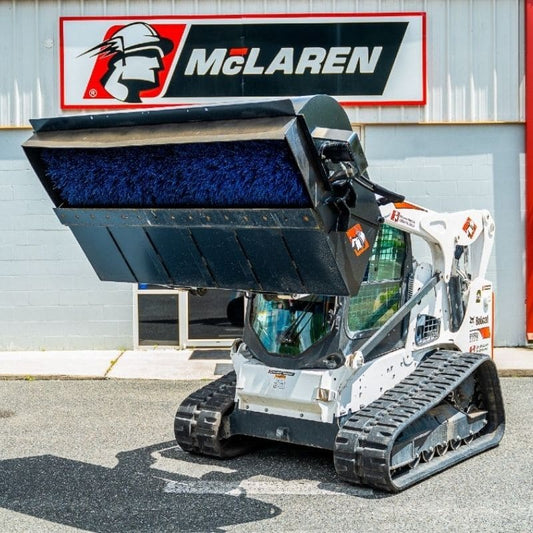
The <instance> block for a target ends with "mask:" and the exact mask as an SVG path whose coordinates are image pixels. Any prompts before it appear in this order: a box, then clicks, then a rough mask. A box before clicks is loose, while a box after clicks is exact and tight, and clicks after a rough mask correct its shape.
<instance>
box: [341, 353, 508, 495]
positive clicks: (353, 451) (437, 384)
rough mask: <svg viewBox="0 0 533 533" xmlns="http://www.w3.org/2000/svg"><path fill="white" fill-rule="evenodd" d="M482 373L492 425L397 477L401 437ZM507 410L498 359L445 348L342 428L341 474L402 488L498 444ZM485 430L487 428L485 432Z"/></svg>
mask: <svg viewBox="0 0 533 533" xmlns="http://www.w3.org/2000/svg"><path fill="white" fill-rule="evenodd" d="M477 369H480V372H479V374H478V375H479V376H480V379H481V383H480V384H481V387H482V389H483V390H484V396H485V398H486V400H487V403H488V404H489V405H487V409H488V411H489V414H488V418H489V423H488V425H487V428H485V429H484V430H483V431H482V435H481V436H480V437H478V438H476V439H474V440H473V441H472V442H471V443H470V444H468V445H463V446H461V447H459V449H458V450H456V451H448V453H447V454H446V455H443V456H442V457H436V458H434V459H433V460H432V461H430V462H428V463H420V464H419V465H418V466H417V467H415V468H413V469H411V470H407V471H406V472H404V473H403V474H398V475H397V476H396V477H394V478H393V477H392V475H391V470H390V459H391V452H392V448H393V445H394V442H395V440H396V439H397V437H398V436H399V435H400V434H401V432H402V431H403V430H404V429H405V428H406V427H407V426H408V425H409V424H410V423H412V422H413V421H414V420H416V419H417V418H418V417H420V416H422V415H423V414H424V413H426V412H427V411H428V410H429V409H431V408H432V407H434V406H436V405H438V404H439V403H440V402H441V401H442V400H444V399H445V398H446V396H447V395H448V394H449V393H450V392H451V391H452V390H454V389H455V388H456V387H457V386H458V385H459V384H460V383H461V382H462V381H463V380H465V379H466V378H467V377H468V376H469V375H470V374H472V373H473V372H475V371H476V370H477ZM504 418H505V415H504V412H503V403H502V399H501V392H500V386H499V381H498V377H497V373H496V369H495V366H494V364H493V362H492V361H491V360H490V359H489V357H488V356H487V355H483V354H469V353H468V354H461V353H459V352H452V351H439V352H436V353H434V354H432V355H431V356H430V357H429V358H428V359H426V360H425V361H423V362H422V363H421V364H420V365H419V366H418V368H417V369H416V370H415V371H414V372H413V373H412V374H410V375H409V376H408V377H407V378H405V379H404V380H403V381H401V382H400V383H399V384H398V385H396V386H395V387H393V388H392V389H390V390H388V391H387V392H386V393H385V394H383V396H381V397H380V398H379V399H377V400H376V401H374V402H372V403H371V404H370V405H368V406H367V407H365V408H363V409H362V410H360V411H358V412H357V413H354V414H353V415H352V416H351V417H350V418H349V419H348V421H347V422H346V424H345V425H344V426H343V427H342V428H341V429H340V430H339V432H338V434H337V438H336V441H335V451H334V462H335V469H336V471H337V474H338V475H339V476H340V477H341V478H342V479H344V480H345V481H348V482H350V483H356V484H360V485H369V486H371V487H374V488H377V489H380V490H384V491H387V492H398V491H400V490H403V489H405V488H407V487H409V486H411V485H413V484H415V483H418V482H419V481H421V480H423V479H426V478H427V477H429V476H431V475H433V474H435V473H437V472H440V471H442V470H444V469H445V468H448V467H450V466H452V465H454V464H456V463H458V462H460V461H463V460H464V459H466V458H468V457H471V456H473V455H475V454H477V453H480V452H482V451H484V450H486V449H488V448H492V447H494V446H496V445H497V444H498V443H499V441H500V440H501V437H502V435H503V429H504ZM484 431H487V433H486V434H484Z"/></svg>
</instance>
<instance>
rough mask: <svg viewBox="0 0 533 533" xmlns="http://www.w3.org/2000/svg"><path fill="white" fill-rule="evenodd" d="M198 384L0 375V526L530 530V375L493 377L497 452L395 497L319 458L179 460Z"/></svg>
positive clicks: (295, 450)
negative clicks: (187, 401)
mask: <svg viewBox="0 0 533 533" xmlns="http://www.w3.org/2000/svg"><path fill="white" fill-rule="evenodd" d="M201 385H202V382H199V381H196V382H195V381H188V382H179V381H147V380H144V381H136V380H78V381H69V380H63V381H53V380H47V381H39V380H33V381H31V380H26V381H0V442H1V447H0V530H1V531H5V532H28V531H39V532H44V531H54V532H55V531H95V532H114V531H116V532H122V531H140V532H144V531H146V532H152V531H243V532H244V531H247V532H248V531H278V532H279V531H302V532H303V531H324V530H328V531H365V532H372V531H380V532H382V531H398V532H399V531H401V532H404V533H405V532H424V533H426V532H427V531H432V532H435V531H457V532H465V531H469V532H476V531H484V532H493V531H506V532H509V531H513V532H514V531H516V532H526V531H532V530H533V513H532V506H531V502H532V501H533V490H532V487H533V485H532V479H533V461H532V456H533V452H532V451H531V439H532V430H531V413H532V412H533V394H532V392H533V378H502V387H503V393H504V398H505V403H506V411H507V413H506V414H507V428H506V434H505V436H504V438H503V441H502V443H501V444H500V446H499V447H498V448H496V449H494V450H491V451H488V452H486V453H484V454H482V455H479V456H476V457H474V458H473V459H470V460H468V461H466V462H464V463H461V464H460V465H458V466H456V467H454V468H452V469H450V470H448V471H445V472H443V473H441V474H439V475H437V476H435V477H433V478H431V479H429V480H427V481H425V482H423V483H420V484H419V485H416V486H415V487H412V488H411V489H408V490H407V491H405V492H403V493H400V494H396V495H389V494H384V493H380V492H377V491H374V490H371V489H368V488H364V487H357V486H351V485H347V484H345V483H343V482H341V481H339V480H338V478H337V476H336V474H335V470H334V468H333V462H332V454H331V453H330V452H327V451H321V450H313V449H308V448H303V447H296V446H289V445H281V444H277V443H265V445H264V446H262V447H260V448H259V449H257V450H256V451H254V452H253V453H250V454H248V455H245V456H242V457H239V458H236V459H232V460H226V461H219V460H214V459H209V458H204V457H198V456H192V455H189V454H187V453H185V452H183V451H182V450H181V449H180V448H179V447H177V446H176V445H175V442H174V441H173V416H174V412H175V410H176V407H177V405H178V403H179V401H180V400H181V399H183V398H184V397H185V396H186V395H187V394H188V393H190V392H192V391H193V390H195V389H196V388H198V387H200V386H201Z"/></svg>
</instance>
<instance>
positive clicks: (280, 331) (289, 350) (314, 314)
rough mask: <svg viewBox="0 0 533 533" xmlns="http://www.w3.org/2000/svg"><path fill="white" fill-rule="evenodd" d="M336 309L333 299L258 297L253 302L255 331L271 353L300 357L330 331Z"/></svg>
mask: <svg viewBox="0 0 533 533" xmlns="http://www.w3.org/2000/svg"><path fill="white" fill-rule="evenodd" d="M334 307H335V298H333V297H327V296H315V295H309V296H304V297H300V298H286V297H278V296H274V295H269V296H268V297H267V296H263V295H261V294H257V295H255V296H254V298H253V300H252V310H251V322H252V328H253V330H254V331H255V333H256V334H257V336H258V338H259V340H260V341H261V344H262V345H263V346H264V347H265V349H266V350H267V351H268V352H270V353H273V354H278V355H289V356H290V355H299V354H301V353H302V352H303V351H305V350H307V348H309V347H310V346H312V345H313V344H314V343H316V342H318V341H319V340H320V339H322V338H323V337H324V336H326V334H327V333H328V332H329V331H330V329H331V313H330V311H333V310H334Z"/></svg>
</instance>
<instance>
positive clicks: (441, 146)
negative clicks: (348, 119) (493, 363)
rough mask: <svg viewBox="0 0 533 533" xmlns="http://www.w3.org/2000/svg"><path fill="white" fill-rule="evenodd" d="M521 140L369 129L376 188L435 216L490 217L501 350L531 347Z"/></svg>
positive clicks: (455, 129) (448, 131) (486, 132)
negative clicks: (484, 213)
mask: <svg viewBox="0 0 533 533" xmlns="http://www.w3.org/2000/svg"><path fill="white" fill-rule="evenodd" d="M523 135H524V128H523V126H522V125H519V124H514V125H513V124H499V125H461V126H458V125H454V126H452V125H445V126H444V125H443V126H367V127H366V128H365V151H366V155H367V158H368V161H369V166H370V168H369V173H370V176H371V177H372V179H374V180H375V181H377V182H379V183H380V184H382V185H384V186H385V187H389V188H391V189H393V190H397V191H398V192H400V193H402V194H405V195H406V196H407V198H408V199H409V200H411V201H412V202H415V203H419V204H421V205H423V206H426V207H429V208H430V209H434V210H436V211H458V210H462V209H469V208H475V209H488V210H489V211H491V213H492V215H493V217H494V219H495V222H496V239H495V247H494V251H493V255H492V259H491V263H490V265H489V274H488V277H489V278H490V279H491V280H492V281H494V283H495V289H496V343H497V344H498V345H500V346H516V345H523V344H524V343H525V306H524V298H525V288H524V287H525V281H524V279H525V278H524V212H523V209H524V201H523V194H522V191H523V179H524V168H523V151H524V138H523Z"/></svg>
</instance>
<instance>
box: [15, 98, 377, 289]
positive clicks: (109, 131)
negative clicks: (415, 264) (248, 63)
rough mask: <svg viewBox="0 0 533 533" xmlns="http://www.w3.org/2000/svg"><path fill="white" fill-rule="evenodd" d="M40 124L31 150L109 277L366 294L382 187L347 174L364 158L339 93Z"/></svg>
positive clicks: (61, 210) (62, 213)
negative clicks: (337, 97) (346, 170)
mask: <svg viewBox="0 0 533 533" xmlns="http://www.w3.org/2000/svg"><path fill="white" fill-rule="evenodd" d="M32 125H33V127H34V132H35V133H34V135H33V136H32V137H31V138H30V139H29V140H28V141H27V142H26V143H24V145H23V146H24V150H25V152H26V154H27V156H28V158H29V160H30V162H31V164H32V166H33V168H34V169H35V171H36V173H37V175H38V177H39V179H40V180H41V182H42V184H43V186H44V187H45V189H46V190H47V192H48V194H49V196H50V197H51V199H52V201H53V202H54V204H55V206H56V209H55V212H56V214H57V216H58V217H59V220H60V221H61V222H62V223H63V224H65V225H67V226H69V227H70V228H71V230H72V232H73V233H74V235H75V237H76V239H77V240H78V242H79V244H80V245H81V247H82V249H83V250H84V252H85V254H86V255H87V257H88V259H89V261H90V262H91V264H92V266H93V267H94V269H95V270H96V272H97V274H98V276H99V277H100V278H101V279H102V280H110V281H124V282H139V283H150V284H159V285H170V286H176V287H205V288H222V289H243V290H253V291H260V292H277V293H299V294H302V293H315V294H332V295H336V294H337V295H345V294H354V293H356V292H357V290H358V287H359V283H360V281H361V279H362V278H363V275H364V272H365V268H366V265H367V262H368V255H369V253H370V249H371V247H372V243H373V241H374V239H375V235H376V232H377V227H378V225H379V209H378V206H377V203H376V196H375V194H374V192H372V190H371V188H369V187H368V186H367V187H364V186H361V185H360V183H359V182H358V181H357V180H355V181H354V180H353V179H351V178H350V179H347V178H346V177H344V178H343V179H340V180H339V179H337V178H339V176H341V174H342V172H340V173H339V169H343V168H346V167H347V165H348V166H349V167H350V168H351V169H352V170H351V171H350V172H351V173H352V174H354V175H356V177H357V175H365V174H366V173H365V168H366V161H365V159H364V155H363V154H362V151H361V149H360V144H359V141H358V139H357V136H356V135H355V134H353V133H352V130H351V127H350V123H349V121H348V119H347V117H346V114H345V113H344V111H343V110H342V108H341V107H340V106H339V105H338V103H337V102H336V101H335V100H333V99H332V98H329V97H327V96H315V97H309V98H303V99H283V100H270V101H262V102H246V103H238V104H227V105H217V106H209V107H203V106H196V107H189V108H175V109H164V110H154V111H142V112H125V113H124V112H120V113H112V114H101V115H84V116H70V117H59V118H55V119H40V120H34V121H32ZM348 160H349V161H348ZM363 184H364V183H363Z"/></svg>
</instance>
